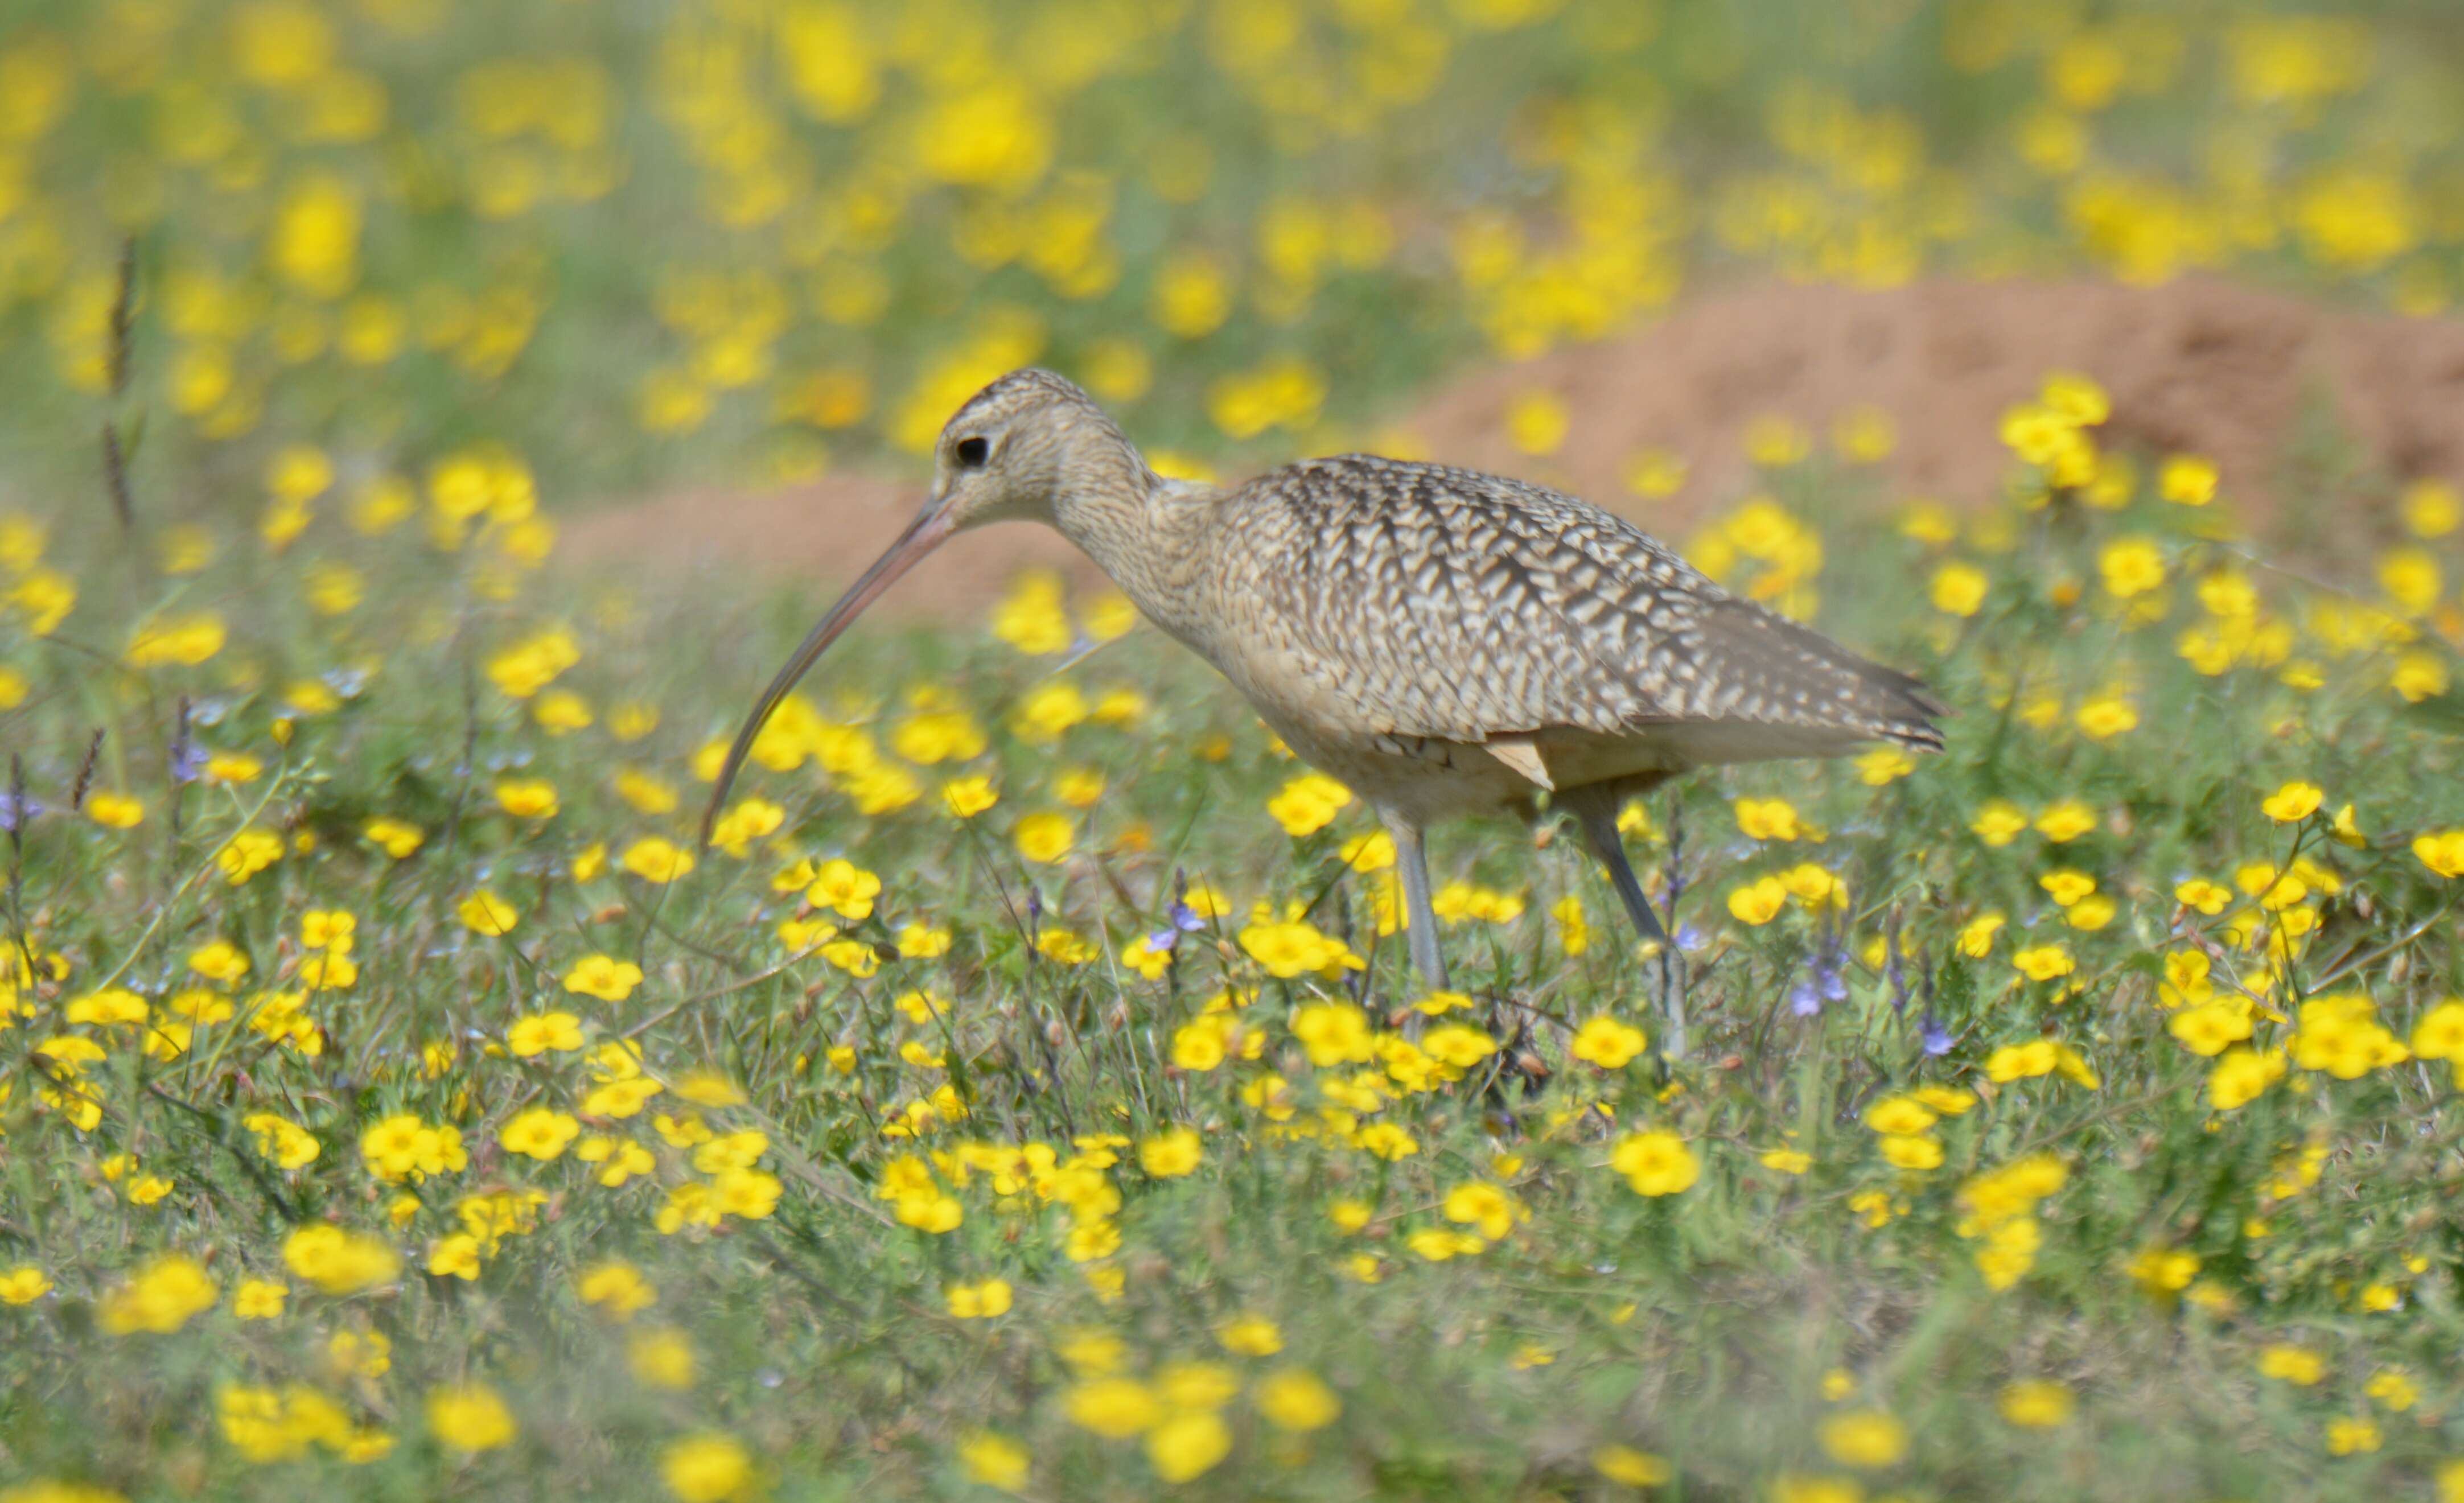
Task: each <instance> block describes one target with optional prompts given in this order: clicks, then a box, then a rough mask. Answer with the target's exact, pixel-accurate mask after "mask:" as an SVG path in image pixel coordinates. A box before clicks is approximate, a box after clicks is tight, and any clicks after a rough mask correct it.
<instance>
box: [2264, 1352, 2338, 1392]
mask: <svg viewBox="0 0 2464 1503" xmlns="http://www.w3.org/2000/svg"><path fill="white" fill-rule="evenodd" d="M2258 1373H2259V1376H2260V1377H2262V1378H2277V1379H2281V1380H2283V1381H2284V1382H2286V1383H2297V1384H2299V1385H2300V1386H2302V1387H2304V1388H2306V1387H2309V1386H2310V1385H2312V1384H2313V1383H2317V1382H2318V1381H2319V1380H2320V1379H2321V1378H2324V1377H2326V1376H2327V1364H2326V1362H2325V1361H2321V1358H2320V1356H2319V1354H2318V1353H2317V1352H2314V1351H2312V1350H2311V1349H2310V1348H2308V1347H2306V1346H2295V1345H2293V1344H2291V1343H2290V1342H2283V1341H2278V1342H2276V1343H2274V1344H2273V1345H2269V1346H2266V1347H2262V1348H2261V1349H2260V1350H2259V1354H2258Z"/></svg>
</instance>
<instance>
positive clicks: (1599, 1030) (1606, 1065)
mask: <svg viewBox="0 0 2464 1503" xmlns="http://www.w3.org/2000/svg"><path fill="white" fill-rule="evenodd" d="M1644 1044H1645V1039H1644V1037H1643V1033H1642V1030H1640V1029H1639V1028H1635V1027H1633V1026H1631V1025H1629V1024H1626V1023H1622V1022H1619V1021H1618V1020H1617V1019H1616V1018H1614V1017H1595V1018H1593V1019H1591V1020H1590V1021H1588V1022H1586V1023H1585V1024H1583V1026H1582V1027H1581V1028H1579V1029H1577V1030H1575V1032H1574V1041H1573V1044H1571V1045H1569V1046H1568V1048H1567V1050H1566V1052H1567V1054H1568V1055H1570V1056H1573V1057H1574V1058H1576V1059H1580V1060H1583V1061H1584V1062H1586V1063H1589V1064H1595V1065H1597V1066H1599V1067H1600V1068H1601V1069H1603V1070H1622V1069H1624V1068H1625V1067H1626V1066H1627V1065H1628V1064H1629V1063H1631V1062H1632V1061H1633V1060H1634V1058H1635V1056H1638V1055H1639V1054H1641V1053H1642V1051H1643V1048H1644Z"/></svg>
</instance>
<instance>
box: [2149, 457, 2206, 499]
mask: <svg viewBox="0 0 2464 1503" xmlns="http://www.w3.org/2000/svg"><path fill="white" fill-rule="evenodd" d="M2156 490H2157V493H2158V494H2159V495H2162V496H2163V497H2164V498H2165V499H2166V500H2167V501H2172V502H2176V503H2179V504H2180V505H2182V506H2206V505H2207V504H2208V503H2209V502H2211V501H2212V500H2214V499H2215V498H2216V465H2215V461H2213V460H2211V459H2205V458H2202V457H2201V456H2199V455H2196V454H2174V455H2171V456H2170V457H2168V458H2167V460H2166V461H2165V468H2163V469H2162V470H2161V471H2159V472H2158V475H2157V480H2156Z"/></svg>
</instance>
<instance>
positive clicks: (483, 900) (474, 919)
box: [453, 887, 522, 935]
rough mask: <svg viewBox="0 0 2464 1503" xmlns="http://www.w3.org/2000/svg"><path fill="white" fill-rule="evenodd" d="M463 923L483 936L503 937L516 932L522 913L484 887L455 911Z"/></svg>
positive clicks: (463, 901) (464, 900)
mask: <svg viewBox="0 0 2464 1503" xmlns="http://www.w3.org/2000/svg"><path fill="white" fill-rule="evenodd" d="M453 911H454V912H455V913H456V914H458V915H460V916H461V919H462V922H463V923H464V924H466V925H468V926H471V927H472V928H473V929H475V930H477V931H478V932H480V933H482V934H492V935H502V934H510V933H512V932H513V931H514V926H515V925H517V924H518V923H520V922H521V917H522V916H521V913H520V912H519V910H517V909H516V908H515V906H514V905H513V904H510V903H507V902H506V901H505V900H504V899H502V898H499V897H497V896H496V895H495V893H493V892H490V891H489V890H488V889H487V888H485V887H482V888H480V889H479V890H477V891H476V892H473V893H472V894H471V896H469V897H467V898H465V899H463V900H462V902H461V904H459V905H458V906H457V907H455V908H454V910H453Z"/></svg>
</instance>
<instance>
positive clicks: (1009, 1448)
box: [957, 1430, 1033, 1492]
mask: <svg viewBox="0 0 2464 1503" xmlns="http://www.w3.org/2000/svg"><path fill="white" fill-rule="evenodd" d="M957 1454H958V1465H959V1467H960V1468H961V1469H962V1470H964V1471H965V1472H966V1474H967V1480H968V1481H970V1482H973V1483H977V1484H979V1485H980V1486H983V1487H987V1488H998V1489H1000V1490H1001V1491H1002V1492H1022V1491H1023V1490H1024V1489H1025V1487H1026V1482H1027V1475H1028V1472H1029V1470H1030V1466H1031V1463H1032V1460H1033V1458H1032V1457H1031V1456H1029V1454H1028V1453H1027V1449H1026V1448H1025V1447H1024V1446H1022V1445H1020V1444H1019V1443H1018V1442H1017V1441H1014V1440H1012V1439H1010V1438H1009V1437H1008V1436H1006V1435H998V1434H995V1433H994V1432H992V1431H991V1430H978V1431H976V1432H975V1433H974V1434H972V1435H970V1436H968V1437H967V1438H966V1439H965V1440H962V1441H960V1442H959V1443H958V1451H957Z"/></svg>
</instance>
